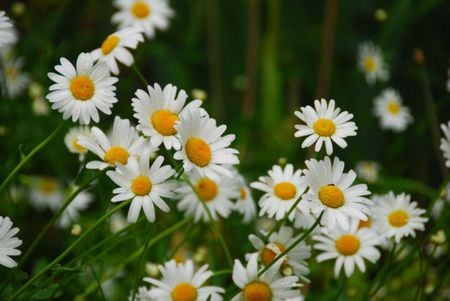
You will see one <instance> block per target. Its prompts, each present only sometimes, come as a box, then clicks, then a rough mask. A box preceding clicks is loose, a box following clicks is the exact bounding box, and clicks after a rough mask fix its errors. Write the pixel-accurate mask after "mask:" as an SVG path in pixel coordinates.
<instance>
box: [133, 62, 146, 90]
mask: <svg viewBox="0 0 450 301" xmlns="http://www.w3.org/2000/svg"><path fill="white" fill-rule="evenodd" d="M132 67H133V70H134V72H135V73H136V75H137V76H138V77H139V79H140V80H141V81H142V82H143V83H144V85H145V86H148V85H149V84H148V81H147V80H146V79H145V77H144V75H143V74H142V72H141V70H139V68H138V67H137V66H136V64H133V66H132Z"/></svg>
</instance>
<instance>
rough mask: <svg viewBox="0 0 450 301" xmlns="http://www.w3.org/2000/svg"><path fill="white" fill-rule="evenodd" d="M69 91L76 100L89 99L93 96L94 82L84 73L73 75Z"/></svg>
mask: <svg viewBox="0 0 450 301" xmlns="http://www.w3.org/2000/svg"><path fill="white" fill-rule="evenodd" d="M70 92H72V96H73V97H74V98H75V99H77V100H81V101H84V100H89V99H91V98H92V96H94V92H95V86H94V82H93V81H92V80H91V79H90V78H89V77H87V76H84V75H79V76H75V77H74V78H73V79H72V80H71V81H70Z"/></svg>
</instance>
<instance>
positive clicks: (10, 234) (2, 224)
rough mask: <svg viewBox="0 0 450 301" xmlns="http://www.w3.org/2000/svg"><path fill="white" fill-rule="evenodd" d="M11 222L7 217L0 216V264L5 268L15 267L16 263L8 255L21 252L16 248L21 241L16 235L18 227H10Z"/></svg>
mask: <svg viewBox="0 0 450 301" xmlns="http://www.w3.org/2000/svg"><path fill="white" fill-rule="evenodd" d="M12 226H13V223H12V222H11V220H10V218H9V217H2V216H0V264H1V265H3V266H5V267H7V268H10V269H12V268H15V267H16V266H17V263H16V262H15V261H14V260H13V259H12V258H11V257H10V256H18V255H20V254H22V252H21V251H19V250H18V249H17V247H19V246H20V245H22V241H21V240H20V239H18V238H17V237H16V234H17V233H18V232H19V229H18V228H12Z"/></svg>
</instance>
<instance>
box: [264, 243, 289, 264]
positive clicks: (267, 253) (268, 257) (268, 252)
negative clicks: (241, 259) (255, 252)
mask: <svg viewBox="0 0 450 301" xmlns="http://www.w3.org/2000/svg"><path fill="white" fill-rule="evenodd" d="M273 245H276V246H277V247H278V249H280V253H282V252H284V251H285V250H286V248H285V247H284V246H283V245H282V244H280V243H273ZM280 253H276V252H275V251H274V250H273V247H270V246H265V247H264V249H263V250H262V251H261V261H262V262H263V264H264V265H265V266H267V265H269V264H270V263H271V262H272V261H273V260H274V259H275V257H277V255H278V254H280Z"/></svg>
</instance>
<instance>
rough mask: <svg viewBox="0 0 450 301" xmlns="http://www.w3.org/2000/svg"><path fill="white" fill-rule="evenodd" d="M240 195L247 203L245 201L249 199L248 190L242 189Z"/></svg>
mask: <svg viewBox="0 0 450 301" xmlns="http://www.w3.org/2000/svg"><path fill="white" fill-rule="evenodd" d="M240 193H241V201H245V199H246V198H247V190H245V188H244V187H241V190H240Z"/></svg>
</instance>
